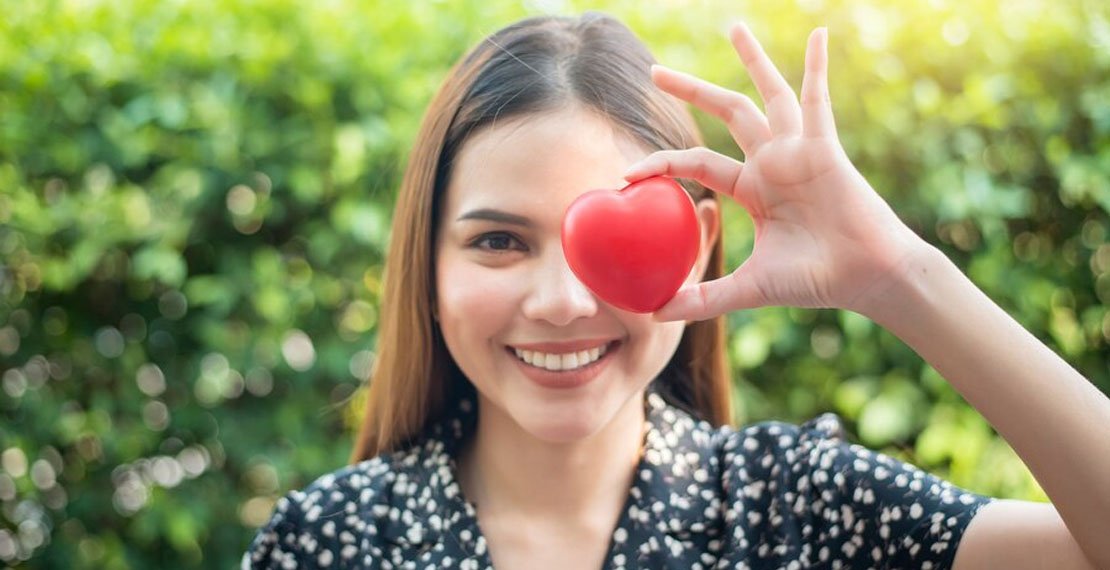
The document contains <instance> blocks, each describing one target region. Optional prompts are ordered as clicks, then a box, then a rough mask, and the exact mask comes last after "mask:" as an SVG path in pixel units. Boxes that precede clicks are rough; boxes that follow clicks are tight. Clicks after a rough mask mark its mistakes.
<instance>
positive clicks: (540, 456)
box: [459, 391, 645, 524]
mask: <svg viewBox="0 0 1110 570" xmlns="http://www.w3.org/2000/svg"><path fill="white" fill-rule="evenodd" d="M479 401H480V404H479V408H478V409H479V414H478V427H477V429H476V431H475V434H474V437H473V439H472V440H471V443H470V445H468V446H467V447H466V449H465V450H464V451H463V452H462V454H461V456H460V468H459V478H460V484H461V486H462V489H463V493H464V495H465V496H466V497H467V499H468V500H469V501H470V502H471V503H473V504H474V505H475V506H476V507H477V508H478V510H479V511H480V512H482V513H483V514H486V515H490V514H510V515H511V516H512V518H516V517H518V516H519V517H524V518H531V517H534V516H543V517H545V518H554V519H561V520H581V521H588V520H591V519H592V520H594V521H597V520H598V519H603V520H605V521H606V522H603V523H600V524H615V522H616V521H615V518H613V517H615V516H617V515H619V511H620V509H621V508H622V507H623V505H624V502H625V499H626V497H627V495H628V489H629V487H630V486H631V484H632V478H633V476H634V475H635V470H636V465H637V464H638V463H639V460H640V454H641V447H642V444H643V438H644V420H645V418H644V393H643V391H641V392H640V393H638V394H637V395H635V396H633V397H632V398H631V399H630V400H629V401H628V403H627V404H625V406H624V407H623V408H621V409H620V410H619V411H618V412H617V414H616V415H615V416H614V417H613V418H612V420H611V421H609V423H608V424H606V425H605V426H604V427H603V428H602V429H601V430H600V431H598V432H597V433H596V434H593V435H592V436H590V437H588V438H585V439H583V440H580V441H576V442H573V443H559V444H554V443H549V442H545V441H542V440H538V439H536V438H535V437H533V436H532V435H531V434H529V433H528V432H526V431H524V430H523V429H521V427H520V426H519V425H518V424H517V423H516V422H515V421H514V420H513V419H512V418H511V417H510V416H508V415H507V414H504V413H502V412H500V411H499V410H497V409H496V408H495V407H494V405H493V404H491V403H489V402H487V401H485V400H483V399H482V397H481V395H479ZM609 519H613V520H612V522H611V523H610V522H608V521H609Z"/></svg>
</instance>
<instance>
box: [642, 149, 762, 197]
mask: <svg viewBox="0 0 1110 570" xmlns="http://www.w3.org/2000/svg"><path fill="white" fill-rule="evenodd" d="M743 171H744V163H742V162H740V161H738V160H735V159H733V158H729V157H727V156H725V155H723V154H719V153H716V152H713V151H711V150H709V149H707V148H703V147H697V148H690V149H685V150H661V151H658V152H654V153H652V154H650V155H649V156H647V157H646V158H644V159H643V160H641V161H639V162H637V163H636V164H633V165H632V166H630V167H629V168H628V170H627V171H626V172H625V173H624V178H625V179H626V180H628V181H630V182H631V181H635V180H640V179H642V178H647V177H649V176H658V175H663V176H670V177H671V178H689V179H691V180H697V181H698V182H699V183H701V185H702V186H705V187H706V188H709V189H710V190H714V191H716V192H720V193H721V194H725V195H726V196H731V197H733V198H737V193H738V187H739V184H738V181H739V180H740V173H741V172H743Z"/></svg>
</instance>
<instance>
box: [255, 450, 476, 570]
mask: <svg viewBox="0 0 1110 570" xmlns="http://www.w3.org/2000/svg"><path fill="white" fill-rule="evenodd" d="M443 445H444V444H443V442H442V441H439V440H436V439H426V440H422V441H421V442H419V443H418V444H415V445H412V446H408V447H405V448H403V449H398V450H395V451H391V452H386V453H382V454H379V455H377V456H375V457H372V458H370V459H366V460H364V461H361V462H359V463H355V464H352V465H347V466H344V467H341V468H339V469H336V470H334V471H332V472H330V473H327V474H324V475H321V476H319V477H318V478H316V479H315V480H314V481H312V482H311V483H309V484H308V485H307V486H305V487H303V488H301V489H296V490H293V491H290V492H288V493H287V494H286V495H285V496H283V497H281V498H280V499H278V501H277V503H276V504H275V505H274V510H273V514H272V515H271V518H270V521H269V522H268V523H266V525H264V526H263V527H262V528H261V529H259V531H258V533H257V534H256V536H255V538H254V540H253V541H252V542H251V545H250V547H249V548H248V550H247V552H246V553H245V554H244V556H243V567H244V568H254V567H271V566H269V565H271V564H275V563H276V564H286V565H288V564H293V565H294V566H297V565H299V564H303V563H305V562H306V561H307V560H311V561H312V563H313V564H319V565H321V566H327V565H328V564H329V563H330V562H332V561H335V562H339V561H341V560H351V559H353V558H355V557H358V556H368V555H369V556H374V555H380V553H381V551H382V550H383V549H385V548H386V547H387V546H402V547H404V546H418V545H420V544H422V543H423V542H425V541H427V540H429V536H428V535H429V534H430V533H431V532H433V531H434V530H435V529H433V528H430V527H431V526H432V525H428V526H425V525H423V524H421V521H417V520H413V513H414V512H420V510H422V509H419V508H414V507H418V506H424V503H427V502H429V501H432V500H435V499H438V498H440V497H441V496H443V495H444V494H446V495H450V494H452V489H457V486H456V485H451V486H450V488H446V489H441V487H444V483H445V482H446V481H448V480H449V478H450V477H449V475H448V474H447V472H446V471H447V470H449V467H448V464H447V458H446V456H445V455H444V453H443ZM436 489H440V491H439V492H437V491H435V490H436Z"/></svg>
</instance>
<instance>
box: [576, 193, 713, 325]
mask: <svg viewBox="0 0 1110 570" xmlns="http://www.w3.org/2000/svg"><path fill="white" fill-rule="evenodd" d="M562 241H563V252H564V253H565V255H566V258H567V264H569V265H570V269H571V271H573V272H574V274H575V275H577V276H578V279H579V280H581V281H582V283H583V284H585V285H586V287H588V288H589V289H590V290H591V291H593V292H594V294H595V295H597V296H598V297H600V298H601V299H602V300H604V301H605V302H607V303H609V304H611V305H613V306H615V307H618V308H621V309H624V310H626V311H633V312H637V313H651V312H654V311H656V310H658V309H659V308H660V307H662V306H663V305H665V304H666V303H667V301H669V300H670V299H671V298H672V297H674V294H675V293H676V292H677V291H678V289H679V288H680V287H681V286H682V283H683V281H685V280H686V276H687V275H689V274H690V268H692V267H693V266H694V261H695V260H696V259H697V257H698V248H699V244H700V242H701V232H700V230H699V229H698V217H697V213H696V211H695V210H694V202H693V200H691V199H690V196H689V195H688V194H687V193H686V191H685V190H683V189H682V187H681V186H679V185H678V183H676V182H675V181H674V180H671V179H670V178H664V177H662V176H655V177H652V178H645V179H643V180H640V181H637V182H635V183H632V184H629V185H628V186H625V187H624V188H621V189H620V190H592V191H590V192H586V193H585V194H582V195H581V196H579V197H578V198H577V199H576V200H575V201H574V202H573V203H571V205H570V207H569V208H567V212H566V215H565V216H564V217H563V228H562Z"/></svg>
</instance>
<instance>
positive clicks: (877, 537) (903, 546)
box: [790, 414, 992, 569]
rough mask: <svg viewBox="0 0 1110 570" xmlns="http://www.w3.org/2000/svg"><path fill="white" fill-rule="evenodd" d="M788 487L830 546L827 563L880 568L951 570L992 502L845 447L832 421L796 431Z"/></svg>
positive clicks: (836, 422) (920, 472)
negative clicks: (978, 518) (968, 534)
mask: <svg viewBox="0 0 1110 570" xmlns="http://www.w3.org/2000/svg"><path fill="white" fill-rule="evenodd" d="M790 480H791V482H792V483H793V486H794V487H795V488H796V489H797V491H798V496H799V497H808V499H809V501H808V502H809V512H808V514H809V515H810V521H811V522H812V524H813V525H814V530H815V531H816V532H818V533H821V534H823V535H824V536H826V537H827V538H830V539H834V540H830V541H829V543H828V546H833V547H835V549H836V551H835V552H834V551H832V549H831V548H830V550H829V551H827V552H826V556H828V557H832V556H836V557H838V558H843V557H847V558H849V559H851V560H852V561H854V562H855V563H861V562H866V563H867V564H869V565H870V564H874V565H876V566H881V567H884V568H926V569H928V568H933V569H938V568H950V567H951V566H952V561H953V559H954V558H955V555H956V548H957V547H958V545H959V542H960V539H961V538H962V537H963V534H964V531H965V530H966V529H967V526H968V524H969V523H970V522H971V519H972V518H973V517H974V516H975V514H976V513H977V512H978V511H979V510H980V509H981V508H982V507H983V506H984V505H986V504H988V503H989V502H990V501H991V500H992V499H991V498H990V497H985V496H982V495H978V494H975V493H971V492H969V491H966V490H964V489H960V488H958V487H956V486H955V485H952V484H951V483H949V482H947V481H944V480H943V479H940V478H938V477H936V476H934V475H931V474H929V473H926V472H925V471H923V470H921V469H918V468H917V467H915V466H913V465H910V464H908V463H904V462H902V461H899V460H897V459H894V458H892V457H890V456H887V455H884V454H882V453H876V452H873V451H870V450H868V449H866V448H864V447H862V446H860V445H856V444H851V443H849V442H847V441H845V439H844V436H843V429H842V426H841V423H840V419H839V418H838V417H837V416H835V415H834V414H825V415H822V416H820V417H818V418H815V419H813V420H811V421H809V422H807V423H805V424H803V425H802V426H801V427H800V428H799V434H798V439H797V444H796V450H795V463H794V465H793V466H792V468H791V477H790ZM816 555H817V558H818V560H820V558H821V556H822V553H821V551H817V553H816Z"/></svg>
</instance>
